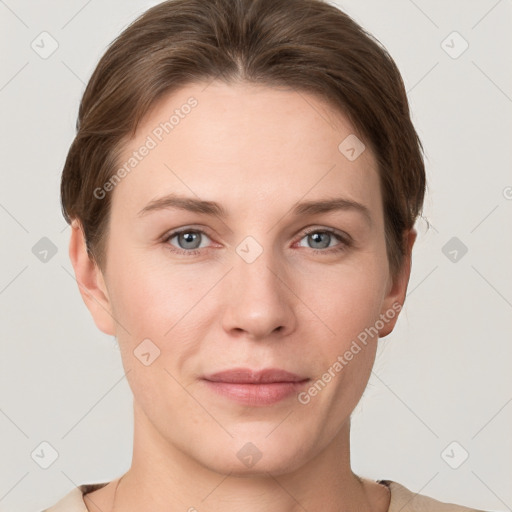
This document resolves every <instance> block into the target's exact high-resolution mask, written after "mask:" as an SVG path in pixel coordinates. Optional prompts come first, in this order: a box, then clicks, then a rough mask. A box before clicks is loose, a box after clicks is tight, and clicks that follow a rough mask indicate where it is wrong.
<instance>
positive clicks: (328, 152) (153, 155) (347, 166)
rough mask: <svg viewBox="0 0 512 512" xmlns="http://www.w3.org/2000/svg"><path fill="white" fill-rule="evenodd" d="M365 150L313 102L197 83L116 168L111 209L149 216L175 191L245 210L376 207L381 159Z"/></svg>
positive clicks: (179, 94)
mask: <svg viewBox="0 0 512 512" xmlns="http://www.w3.org/2000/svg"><path fill="white" fill-rule="evenodd" d="M363 144H365V141H363V140H362V137H361V136H360V135H359V134H357V133H356V130H355V128H354V127H353V126H352V125H351V123H350V122H349V120H348V119H347V118H346V117H345V116H344V115H343V114H342V113H341V112H340V111H339V110H338V109H336V108H334V107H333V106H332V105H330V104H329V103H327V102H325V101H323V100H322V99H321V98H319V97H318V96H316V95H312V94H310V93H306V92H302V91H296V90H293V89H286V88H276V87H268V86H261V85H252V84H230V85H227V84H224V83H221V82H215V81H214V82H211V83H196V84H190V85H188V86H186V87H183V88H182V89H180V90H178V91H176V92H173V93H172V94H169V95H167V96H165V97H164V98H163V99H161V100H160V101H159V102H158V103H156V104H155V105H154V106H153V107H152V109H151V111H150V112H149V113H148V114H147V115H146V117H145V118H144V120H143V122H142V123H141V124H140V125H139V127H138V129H137V133H136V135H135V137H134V138H133V139H132V140H130V141H129V142H128V143H127V144H126V145H125V147H124V150H123V152H122V155H121V161H120V162H118V164H119V166H120V167H121V166H125V168H126V169H127V170H128V172H126V173H124V174H126V178H123V179H122V180H121V182H120V183H119V184H118V185H117V186H116V190H115V194H114V197H113V201H114V203H116V202H119V201H121V200H123V201H124V200H128V202H129V203H130V204H133V205H134V207H138V206H140V207H143V206H144V204H143V203H144V202H147V201H149V200H152V199H154V198H155V197H157V196H158V195H163V194H165V193H170V192H177V193H182V194H187V195H190V196H196V197H199V198H201V199H205V200H209V199H211V200H215V201H218V200H220V199H221V200H222V201H225V202H227V203H229V202H231V203H232V205H233V206H236V205H238V206H243V205H245V207H246V208H247V206H248V204H249V202H254V203H255V204H256V203H258V204H259V205H260V207H264V206H265V204H267V205H269V204H272V203H275V202H280V203H283V202H286V203H290V204H292V203H295V202H297V201H298V200H299V199H301V198H302V197H304V198H305V199H314V198H315V197H317V196H318V197H320V196H321V197H325V196H326V195H339V193H343V194H344V195H345V196H346V197H347V198H349V199H354V200H359V201H361V200H365V201H366V203H368V204H369V205H371V204H372V203H373V204H375V205H376V206H377V207H379V204H380V192H379V183H378V173H377V167H376V162H375V158H374V155H373V153H372V151H371V150H370V148H369V147H368V144H365V146H366V147H364V145H363ZM145 147H146V148H149V149H143V148H145ZM363 148H364V150H363ZM361 151H362V152H361ZM134 152H136V153H139V155H138V156H137V158H136V161H135V160H134V158H135V157H134V156H133V155H134ZM360 152H361V153H360ZM141 153H144V156H141ZM359 153H360V154H359ZM354 156H356V157H357V158H355V159H354ZM130 160H131V164H133V165H126V164H127V163H128V162H129V161H130Z"/></svg>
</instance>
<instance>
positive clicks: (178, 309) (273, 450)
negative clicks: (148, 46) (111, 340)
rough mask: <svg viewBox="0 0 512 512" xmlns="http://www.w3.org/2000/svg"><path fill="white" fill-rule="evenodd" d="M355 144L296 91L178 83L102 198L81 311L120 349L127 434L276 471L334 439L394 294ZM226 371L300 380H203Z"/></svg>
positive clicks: (244, 469) (341, 121)
mask: <svg viewBox="0 0 512 512" xmlns="http://www.w3.org/2000/svg"><path fill="white" fill-rule="evenodd" d="M191 97H193V98H194V99H193V100H190V98H191ZM187 105H188V106H187ZM173 115H174V117H173V118H172V119H171V116H173ZM170 119H171V121H170ZM166 122H167V125H166V124H165V123H166ZM354 131H355V130H354V128H353V127H352V126H351V125H350V123H349V122H348V120H347V119H346V118H345V117H344V116H342V115H341V114H339V113H338V112H335V111H334V110H333V109H332V108H329V106H328V105H326V104H325V103H323V102H321V101H320V100H319V99H317V98H316V97H315V96H313V95H309V94H306V93H302V92H301V93H300V94H299V93H298V92H294V91H291V90H284V89H273V88H268V87H261V86H253V85H230V86H228V85H225V84H221V83H219V82H214V83H211V84H210V85H208V86H207V84H204V83H203V84H196V85H189V86H187V87H186V88H183V89H182V90H180V91H179V92H177V93H174V94H172V95H171V96H167V97H166V98H165V99H164V100H162V101H161V102H160V103H159V104H158V105H157V107H156V108H154V109H153V110H152V111H151V112H150V113H149V115H148V116H147V117H146V118H145V120H144V122H143V124H142V125H141V126H139V129H138V131H137V136H136V137H135V138H134V139H133V140H131V141H130V143H129V144H128V145H127V146H126V147H125V150H124V153H123V156H122V159H121V160H122V161H121V162H119V168H121V167H122V166H124V165H125V164H127V165H126V166H125V172H120V173H119V174H118V177H119V178H120V180H117V181H118V183H117V184H114V182H112V183H111V184H110V185H109V184H107V185H106V186H105V187H104V188H102V191H99V192H98V195H101V194H103V193H104V192H103V191H106V193H110V194H113V196H112V209H111V219H110V224H109V231H108V234H107V236H108V239H107V240H108V241H107V246H106V247H107V250H106V264H105V267H104V273H103V276H102V277H103V279H104V282H103V281H102V280H100V287H101V286H104V288H103V290H104V294H105V298H104V299H103V298H100V299H97V300H95V301H94V302H95V303H100V302H101V306H102V307H98V306H97V305H96V306H94V305H90V309H91V311H92V312H93V316H94V318H95V320H96V323H97V325H98V326H99V327H100V328H101V329H102V330H103V331H104V332H107V333H109V334H114V335H115V336H116V337H117V339H118V342H119V346H120V349H121V355H122V361H123V365H124V368H125V371H126V374H127V379H128V382H129V384H130V387H131V389H132V391H133V394H134V400H135V405H136V411H137V414H138V415H139V417H138V419H137V421H136V428H139V429H141V428H144V429H145V430H146V432H145V433H144V435H145V436H146V437H145V438H146V439H148V438H151V439H152V440H153V441H154V442H155V443H158V444H159V445H160V446H161V447H162V448H161V449H163V450H164V451H165V450H169V451H170V452H171V451H173V450H176V449H177V450H180V451H181V452H183V453H185V454H186V455H188V456H190V457H192V458H193V459H195V460H196V461H198V462H200V463H201V464H202V465H204V466H206V467H208V468H211V469H214V470H216V471H219V472H222V473H227V472H229V471H232V472H233V473H240V474H244V473H245V474H248V473H250V472H254V471H271V472H274V473H276V474H278V473H279V472H281V471H288V470H291V469H293V468H298V467H299V466H301V465H302V464H304V463H305V462H306V461H307V460H310V459H311V458H312V457H314V456H316V455H318V454H319V453H320V452H321V451H322V450H323V449H324V448H326V447H327V446H328V444H329V443H331V442H333V441H334V440H335V438H336V436H338V435H340V432H341V431H342V428H343V427H344V426H347V425H348V420H349V417H350V414H351V412H352V411H353V409H354V407H355V406H356V404H357V402H358V401H359V398H360V397H361V395H362V393H363V391H364V388H365V386H366V383H367V381H368V378H369V375H370V371H371V368H372V364H373V361H374V356H375V351H376V344H377V339H378V338H377V336H376V333H377V331H378V332H379V334H380V335H381V336H385V335H386V334H388V333H389V332H390V331H391V330H392V328H393V326H394V323H395V321H396V318H397V316H398V310H399V308H400V304H401V303H402V301H403V296H404V294H405V288H406V286H407V279H408V269H407V270H406V271H404V273H403V276H402V278H401V279H395V280H394V281H393V280H392V279H391V276H390V273H389V269H388V260H387V257H386V244H385V236H384V217H383V207H382V199H381V192H380V187H379V178H378V173H377V168H376V163H375V159H374V155H373V154H372V153H371V151H370V149H369V147H367V148H366V149H363V146H361V145H360V141H359V142H358V140H357V139H355V135H354ZM347 137H348V139H347ZM345 139H346V140H345ZM343 141H345V142H343ZM342 142H343V144H341V143H342ZM340 144H341V146H340ZM143 147H145V148H146V149H145V150H144V149H141V148H143ZM361 151H362V152H361ZM134 152H136V153H135V154H134ZM359 153H360V154H359ZM130 158H132V160H130ZM114 185H115V186H114ZM202 202H207V203H208V204H202ZM324 202H330V203H329V204H330V207H329V204H327V203H325V204H324ZM213 203H215V204H216V205H213ZM180 205H181V207H180ZM315 205H316V206H315ZM177 231H183V233H182V234H181V235H179V234H176V232H177ZM98 297H99V296H98ZM89 302H91V301H89ZM110 315H111V316H110ZM114 319H115V320H114ZM240 368H245V369H251V370H254V371H258V370H262V369H280V370H285V371H287V372H291V373H293V374H295V375H296V376H297V380H298V382H295V384H290V382H288V383H283V382H284V381H288V378H285V377H282V376H281V377H279V376H276V375H274V377H275V379H274V380H277V381H281V384H279V383H276V382H274V383H273V384H271V383H267V384H266V385H262V384H260V385H258V384H247V383H246V384H241V383H240V382H239V381H240V376H241V374H237V373H235V374H233V375H232V380H234V381H238V384H235V383H226V382H225V378H221V379H220V380H221V381H224V383H222V382H217V384H213V383H212V382H211V381H208V380H207V378H208V377H210V378H211V376H212V374H214V373H217V372H221V371H225V370H230V369H240ZM148 436H149V437H148ZM249 443H250V444H249Z"/></svg>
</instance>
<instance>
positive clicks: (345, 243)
mask: <svg viewBox="0 0 512 512" xmlns="http://www.w3.org/2000/svg"><path fill="white" fill-rule="evenodd" d="M182 233H200V234H203V235H206V236H207V237H208V238H210V236H209V235H208V233H206V232H205V231H203V230H201V229H192V228H185V229H179V230H176V231H173V232H171V233H169V234H168V235H166V236H165V237H164V239H163V242H164V243H165V244H166V247H167V249H168V250H169V251H171V252H172V253H174V254H180V255H183V256H197V255H199V254H201V249H190V250H186V249H180V248H176V247H174V246H172V245H170V243H169V241H170V240H172V239H173V238H174V237H175V236H178V235H180V234H182ZM312 233H329V234H330V235H333V236H334V237H336V238H337V239H338V241H340V242H341V244H340V245H337V246H335V247H330V248H326V249H313V248H311V247H310V248H309V249H310V250H311V251H313V253H315V254H322V255H324V256H325V255H326V254H333V253H340V252H342V251H346V250H347V249H348V248H349V247H351V246H352V239H351V237H350V236H348V235H341V234H340V233H338V232H336V231H335V230H334V229H330V228H322V229H318V228H313V229H307V230H306V231H304V232H303V233H302V236H301V237H300V238H299V242H300V241H301V240H302V239H303V238H304V237H306V236H308V235H310V234H312Z"/></svg>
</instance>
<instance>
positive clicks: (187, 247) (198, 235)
mask: <svg viewBox="0 0 512 512" xmlns="http://www.w3.org/2000/svg"><path fill="white" fill-rule="evenodd" d="M205 237H206V238H207V239H209V237H208V235H206V233H205V232H204V231H201V230H199V229H190V228H186V229H181V230H179V231H173V232H172V233H170V234H169V235H168V236H166V237H165V239H164V242H166V243H167V244H168V248H169V250H170V251H172V252H175V253H178V254H186V255H195V254H199V253H200V251H198V250H197V249H202V248H204V247H205V246H204V245H201V242H202V241H203V239H204V238H205ZM174 238H176V243H177V244H178V247H176V246H175V245H173V244H172V243H171V241H172V240H173V239H174Z"/></svg>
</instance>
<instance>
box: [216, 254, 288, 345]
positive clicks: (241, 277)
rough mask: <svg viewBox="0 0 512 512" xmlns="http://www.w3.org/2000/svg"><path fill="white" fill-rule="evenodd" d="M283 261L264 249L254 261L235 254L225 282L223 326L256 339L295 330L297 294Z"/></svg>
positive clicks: (281, 334) (230, 330)
mask: <svg viewBox="0 0 512 512" xmlns="http://www.w3.org/2000/svg"><path fill="white" fill-rule="evenodd" d="M290 288H293V286H292V285H291V280H290V276H289V275H288V274H287V272H286V267H285V265H284V263H282V262H280V261H279V257H278V255H276V254H274V253H273V251H272V250H270V249H265V250H263V252H262V253H261V254H260V255H259V256H258V257H257V258H256V260H254V261H252V262H250V263H249V262H248V261H246V260H244V259H243V258H242V257H239V256H238V254H236V253H235V255H234V263H233V269H232V270H231V272H230V273H229V276H228V282H227V283H226V286H225V292H226V295H225V308H224V316H223V322H222V323H223V327H224V329H225V330H226V332H229V333H230V334H231V335H233V334H235V335H237V336H240V335H244V336H245V337H246V338H249V339H254V340H262V339H268V338H270V337H272V336H278V337H282V336H285V335H288V334H290V333H291V332H293V331H294V330H295V326H296V316H295V303H294V301H295V298H294V295H293V293H292V291H291V290H290Z"/></svg>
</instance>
